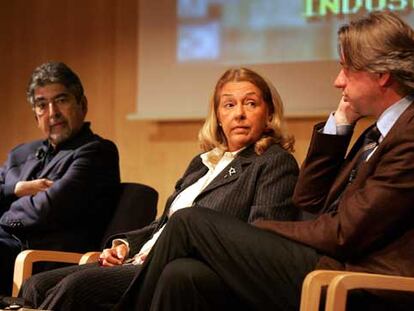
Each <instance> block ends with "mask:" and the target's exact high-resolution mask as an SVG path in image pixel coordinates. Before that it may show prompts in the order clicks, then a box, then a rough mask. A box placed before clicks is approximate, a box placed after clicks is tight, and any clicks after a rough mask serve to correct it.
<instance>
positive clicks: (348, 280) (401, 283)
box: [325, 272, 414, 311]
mask: <svg viewBox="0 0 414 311" xmlns="http://www.w3.org/2000/svg"><path fill="white" fill-rule="evenodd" d="M356 288H369V289H388V290H398V291H408V292H414V278H411V277H402V276H392V275H382V274H372V273H359V272H347V273H344V274H342V275H339V276H337V277H335V278H333V279H332V281H331V283H330V284H329V286H328V292H327V298H326V308H325V311H345V307H346V299H347V295H348V291H349V290H352V289H356Z"/></svg>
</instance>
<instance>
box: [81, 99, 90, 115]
mask: <svg viewBox="0 0 414 311" xmlns="http://www.w3.org/2000/svg"><path fill="white" fill-rule="evenodd" d="M80 105H81V107H82V110H83V113H84V114H85V115H86V113H87V112H88V99H87V98H86V96H83V97H82V99H81V100H80Z"/></svg>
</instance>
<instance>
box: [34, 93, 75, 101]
mask: <svg viewBox="0 0 414 311" xmlns="http://www.w3.org/2000/svg"><path fill="white" fill-rule="evenodd" d="M66 96H69V93H66V92H62V93H59V94H57V95H55V96H53V97H52V98H50V99H56V98H58V97H66ZM43 99H46V97H44V96H39V97H35V98H34V100H43ZM50 99H49V100H50Z"/></svg>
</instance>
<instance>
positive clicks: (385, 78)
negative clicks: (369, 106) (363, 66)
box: [378, 72, 393, 86]
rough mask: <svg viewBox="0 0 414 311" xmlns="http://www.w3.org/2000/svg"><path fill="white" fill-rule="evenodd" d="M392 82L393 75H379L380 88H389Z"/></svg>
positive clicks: (387, 73)
mask: <svg viewBox="0 0 414 311" xmlns="http://www.w3.org/2000/svg"><path fill="white" fill-rule="evenodd" d="M392 82H393V81H392V78H391V74H390V73H389V72H385V73H380V74H379V77H378V83H379V84H380V86H389V85H391V84H392Z"/></svg>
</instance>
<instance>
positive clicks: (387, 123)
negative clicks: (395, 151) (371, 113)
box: [377, 95, 414, 139]
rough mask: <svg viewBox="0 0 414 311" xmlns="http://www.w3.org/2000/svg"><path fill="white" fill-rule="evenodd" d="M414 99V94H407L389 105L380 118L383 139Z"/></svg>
mask: <svg viewBox="0 0 414 311" xmlns="http://www.w3.org/2000/svg"><path fill="white" fill-rule="evenodd" d="M413 101H414V95H407V96H405V97H403V98H401V99H400V100H399V101H397V102H396V103H395V104H393V105H391V106H390V107H388V108H387V109H386V110H385V111H384V112H383V113H382V114H381V115H380V117H379V118H378V121H377V127H378V130H379V131H380V133H381V137H382V139H383V138H384V137H385V136H386V135H387V134H388V132H389V131H390V130H391V128H392V127H393V125H394V124H395V122H396V121H397V120H398V118H399V117H400V116H401V115H402V113H403V112H404V111H405V110H406V109H407V108H408V106H410V104H411V103H412V102H413Z"/></svg>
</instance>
